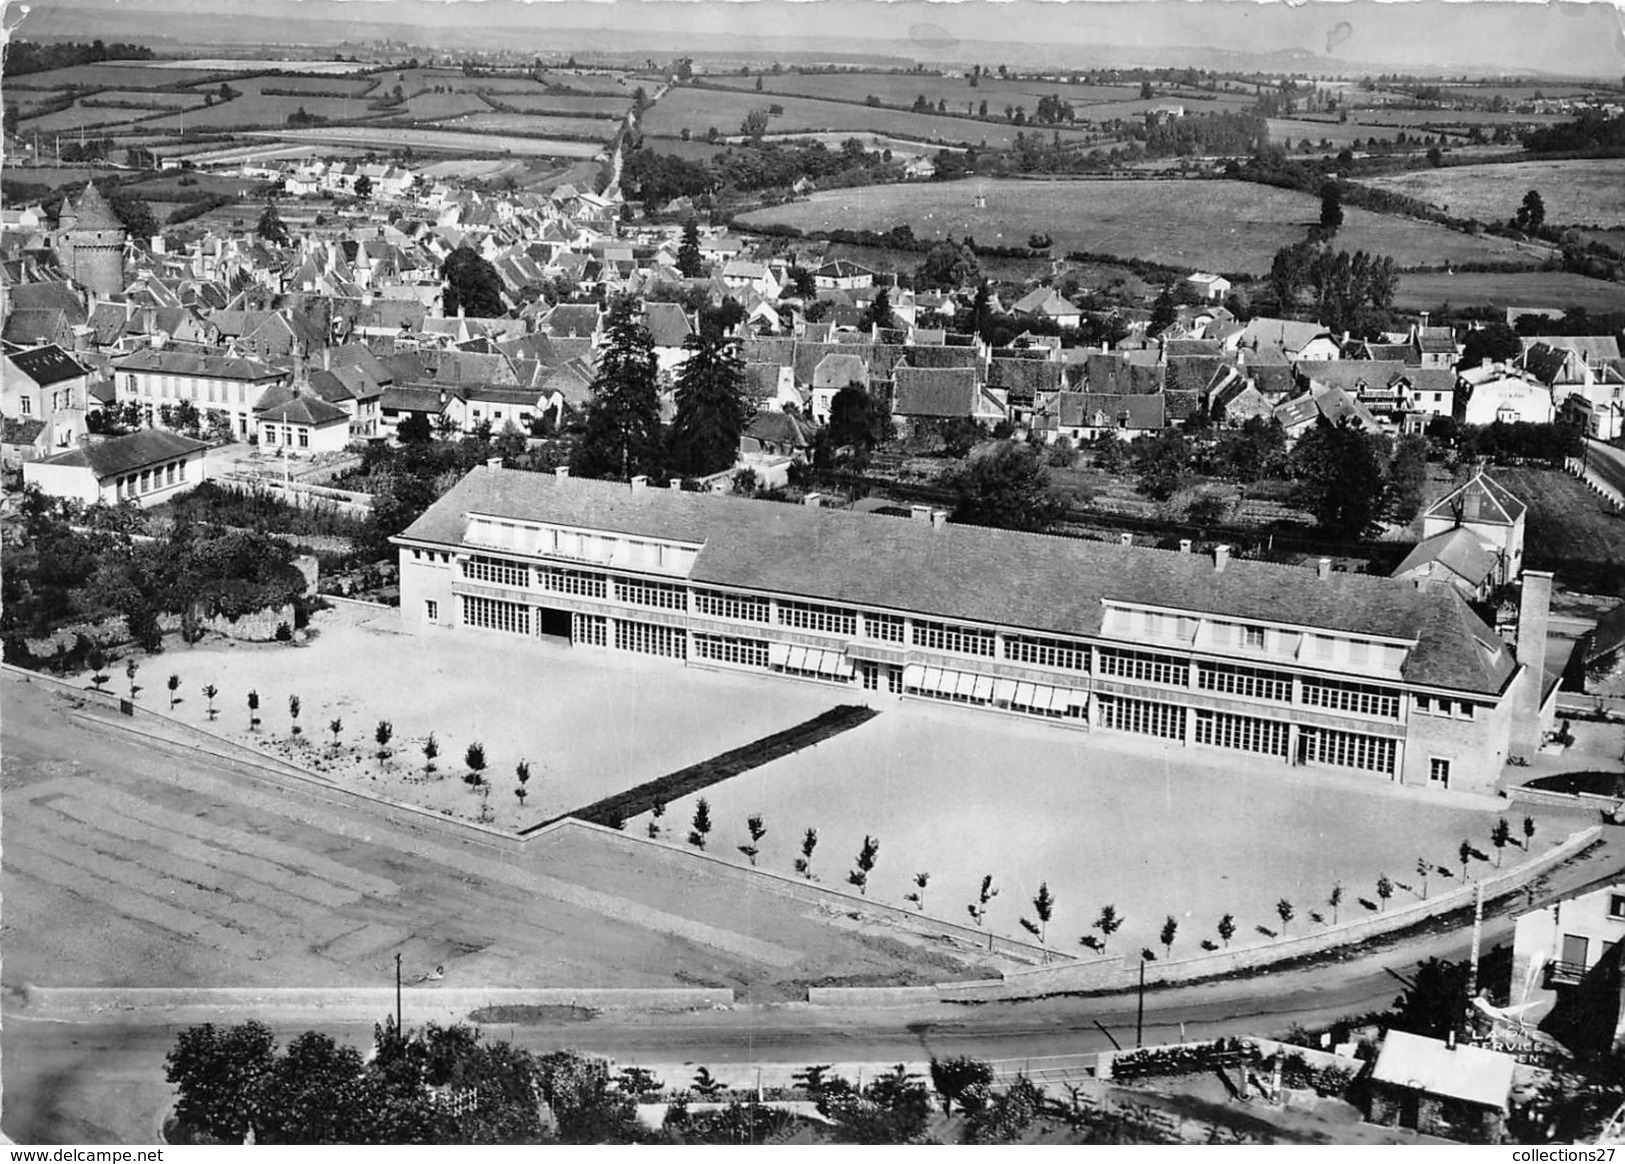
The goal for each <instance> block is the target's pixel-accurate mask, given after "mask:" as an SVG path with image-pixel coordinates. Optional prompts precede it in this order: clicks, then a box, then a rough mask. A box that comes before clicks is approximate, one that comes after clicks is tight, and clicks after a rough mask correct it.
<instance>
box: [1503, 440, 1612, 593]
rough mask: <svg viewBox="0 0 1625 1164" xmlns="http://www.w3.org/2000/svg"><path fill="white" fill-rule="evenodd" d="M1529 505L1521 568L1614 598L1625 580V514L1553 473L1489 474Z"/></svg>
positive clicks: (1575, 482) (1572, 480)
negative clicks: (1549, 574)
mask: <svg viewBox="0 0 1625 1164" xmlns="http://www.w3.org/2000/svg"><path fill="white" fill-rule="evenodd" d="M1490 472H1491V473H1492V474H1493V475H1494V477H1495V479H1496V480H1497V481H1499V482H1500V483H1501V484H1503V485H1505V486H1506V487H1507V488H1508V489H1510V490H1511V491H1512V493H1513V495H1514V496H1516V497H1517V498H1518V499H1519V500H1520V501H1522V502H1523V503H1524V504H1525V505H1527V506H1528V507H1529V515H1528V517H1527V518H1526V519H1525V523H1524V524H1525V529H1526V533H1525V535H1524V537H1525V545H1524V565H1525V567H1526V568H1528V569H1531V570H1554V571H1555V572H1556V574H1557V581H1558V584H1559V585H1560V586H1561V585H1566V586H1568V588H1570V589H1578V590H1584V591H1588V592H1590V593H1594V594H1618V593H1620V591H1619V589H1618V587H1619V585H1620V582H1621V581H1622V580H1625V570H1622V567H1621V563H1625V516H1620V515H1618V514H1615V513H1611V512H1609V508H1608V504H1607V502H1605V501H1603V500H1602V499H1601V498H1599V497H1598V496H1597V495H1596V494H1595V493H1593V492H1591V490H1590V489H1588V488H1586V486H1585V485H1584V484H1583V483H1581V482H1580V481H1579V480H1577V479H1576V478H1574V477H1570V476H1569V475H1568V474H1567V473H1564V472H1561V471H1560V470H1557V469H1529V468H1508V467H1505V466H1499V465H1498V466H1495V467H1494V468H1492V469H1491V470H1490Z"/></svg>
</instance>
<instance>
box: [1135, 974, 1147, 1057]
mask: <svg viewBox="0 0 1625 1164" xmlns="http://www.w3.org/2000/svg"><path fill="white" fill-rule="evenodd" d="M1144 1039H1145V955H1144V954H1141V955H1140V1005H1139V1012H1138V1013H1137V1014H1136V1015H1135V1016H1134V1046H1135V1048H1136V1049H1138V1048H1140V1047H1141V1046H1143V1045H1144Z"/></svg>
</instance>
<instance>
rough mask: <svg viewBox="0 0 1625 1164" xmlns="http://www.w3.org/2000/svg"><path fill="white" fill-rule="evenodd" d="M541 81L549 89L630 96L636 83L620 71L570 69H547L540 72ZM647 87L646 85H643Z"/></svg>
mask: <svg viewBox="0 0 1625 1164" xmlns="http://www.w3.org/2000/svg"><path fill="white" fill-rule="evenodd" d="M542 83H543V84H544V85H546V86H548V87H549V88H550V89H562V90H572V89H573V90H575V91H576V92H578V93H589V94H590V93H596V94H599V95H601V96H602V95H609V96H620V95H622V94H624V95H626V96H628V97H630V96H631V95H632V91H633V90H634V89H636V88H637V87H638V86H637V83H636V82H635V81H631V80H628V79H627V77H626V76H625V74H622V73H581V72H575V71H574V70H571V69H548V70H546V71H544V72H543V73H542ZM645 88H648V86H645Z"/></svg>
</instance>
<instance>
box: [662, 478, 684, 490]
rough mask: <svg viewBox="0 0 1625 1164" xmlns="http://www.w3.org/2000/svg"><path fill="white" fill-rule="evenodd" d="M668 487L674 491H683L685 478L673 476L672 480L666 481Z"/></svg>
mask: <svg viewBox="0 0 1625 1164" xmlns="http://www.w3.org/2000/svg"><path fill="white" fill-rule="evenodd" d="M666 488H667V489H670V490H671V491H672V492H673V493H681V492H682V491H683V479H682V478H681V477H673V478H672V479H671V480H670V481H667V482H666Z"/></svg>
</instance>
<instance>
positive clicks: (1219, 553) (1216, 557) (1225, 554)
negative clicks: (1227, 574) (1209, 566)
mask: <svg viewBox="0 0 1625 1164" xmlns="http://www.w3.org/2000/svg"><path fill="white" fill-rule="evenodd" d="M1229 564H1230V547H1229V546H1224V545H1219V546H1214V547H1213V572H1214V573H1215V574H1222V573H1224V568H1225V567H1226V566H1228V565H1229Z"/></svg>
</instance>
